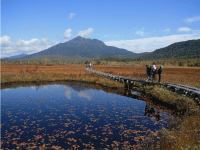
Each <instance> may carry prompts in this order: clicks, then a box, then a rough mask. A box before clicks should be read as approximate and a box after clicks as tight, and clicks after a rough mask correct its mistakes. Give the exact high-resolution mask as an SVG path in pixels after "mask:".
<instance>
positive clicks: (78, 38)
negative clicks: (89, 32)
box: [72, 36, 85, 40]
mask: <svg viewBox="0 0 200 150" xmlns="http://www.w3.org/2000/svg"><path fill="white" fill-rule="evenodd" d="M83 39H85V38H83V37H81V36H77V37H75V38H74V39H72V40H83Z"/></svg>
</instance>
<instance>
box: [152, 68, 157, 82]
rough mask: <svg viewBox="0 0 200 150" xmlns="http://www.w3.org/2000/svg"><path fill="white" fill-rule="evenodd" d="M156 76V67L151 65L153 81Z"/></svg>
mask: <svg viewBox="0 0 200 150" xmlns="http://www.w3.org/2000/svg"><path fill="white" fill-rule="evenodd" d="M156 74H157V70H156V66H155V65H153V69H152V75H153V81H155V80H156Z"/></svg>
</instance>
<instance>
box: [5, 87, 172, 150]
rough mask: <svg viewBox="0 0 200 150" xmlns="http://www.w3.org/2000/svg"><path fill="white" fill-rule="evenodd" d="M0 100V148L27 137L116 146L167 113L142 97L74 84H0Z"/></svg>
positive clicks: (141, 135)
mask: <svg viewBox="0 0 200 150" xmlns="http://www.w3.org/2000/svg"><path fill="white" fill-rule="evenodd" d="M1 105H2V106H1V123H2V141H3V144H2V147H3V148H6V147H8V148H16V147H17V146H20V143H23V142H25V143H28V144H26V145H24V148H30V147H31V146H32V145H31V143H32V144H33V143H35V144H36V145H37V146H38V147H39V146H41V145H43V143H46V144H47V143H49V145H46V146H47V147H52V146H53V145H55V146H61V147H63V148H72V147H73V146H72V145H79V146H80V147H81V149H82V148H86V147H87V146H86V145H85V144H89V146H88V147H90V148H92V147H96V148H98V147H101V148H106V147H107V146H108V145H112V144H113V143H114V145H115V146H116V145H117V144H116V141H117V142H120V144H119V145H120V146H121V148H122V147H123V145H124V142H126V141H128V143H129V145H134V144H136V142H137V141H140V140H142V139H143V138H144V136H146V135H147V134H148V133H149V132H150V131H156V130H157V129H160V128H162V127H163V126H164V127H166V126H167V121H168V119H169V116H168V115H167V113H166V112H162V111H159V110H155V109H153V108H152V107H151V106H149V105H147V104H146V103H145V102H144V101H141V100H136V99H133V98H128V97H125V96H120V95H117V94H112V93H106V92H104V91H102V90H96V89H92V88H88V87H84V86H80V85H74V86H70V85H58V84H55V85H45V86H40V87H37V86H31V87H21V88H15V89H10V90H8V89H2V90H1ZM152 109H153V111H154V112H153V111H152ZM152 112H153V113H152ZM156 113H157V116H159V117H160V120H159V119H158V117H156ZM158 114H159V115H158ZM38 135H39V136H38ZM49 136H50V137H51V138H50V137H49ZM14 141H17V143H15V142H14ZM89 141H90V143H89ZM5 143H6V144H5ZM7 143H8V144H7ZM67 143H68V144H67ZM94 145H95V146H94ZM22 146H23V145H22ZM107 148H109V147H107Z"/></svg>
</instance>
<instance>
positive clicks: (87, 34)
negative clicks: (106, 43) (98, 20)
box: [77, 28, 93, 38]
mask: <svg viewBox="0 0 200 150" xmlns="http://www.w3.org/2000/svg"><path fill="white" fill-rule="evenodd" d="M92 33H93V28H89V29H87V30H84V31H79V32H78V33H77V36H81V37H85V38H89V37H90V36H91V35H92Z"/></svg>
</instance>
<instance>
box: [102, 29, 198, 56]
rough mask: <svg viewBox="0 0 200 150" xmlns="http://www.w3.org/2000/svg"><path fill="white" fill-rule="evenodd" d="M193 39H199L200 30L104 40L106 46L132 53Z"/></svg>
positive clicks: (150, 50) (148, 50)
mask: <svg viewBox="0 0 200 150" xmlns="http://www.w3.org/2000/svg"><path fill="white" fill-rule="evenodd" d="M193 39H200V31H197V32H194V33H191V34H182V35H170V36H163V37H150V38H142V39H135V40H120V41H108V42H105V44H106V45H108V46H115V47H118V48H124V49H127V50H129V51H132V52H134V53H142V52H152V51H154V50H156V49H159V48H162V47H166V46H169V45H170V44H173V43H176V42H180V41H187V40H193Z"/></svg>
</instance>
